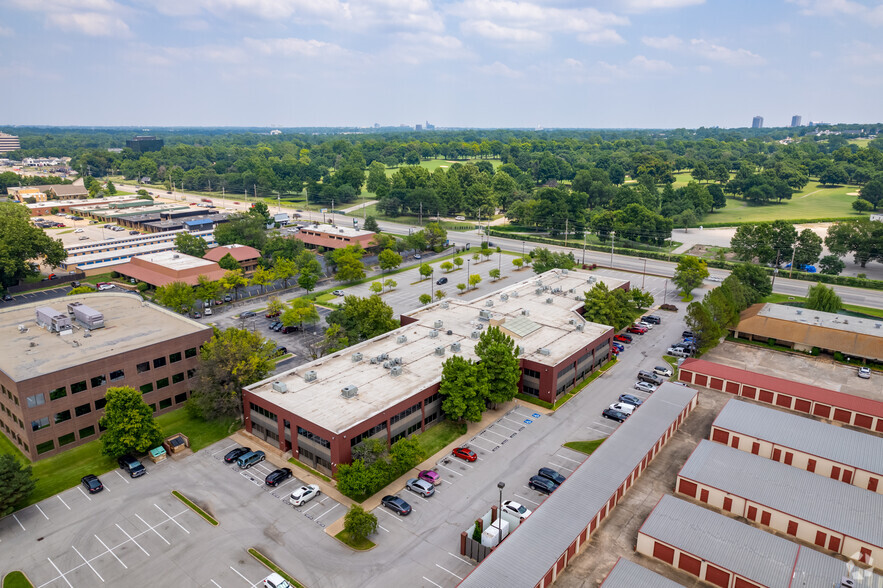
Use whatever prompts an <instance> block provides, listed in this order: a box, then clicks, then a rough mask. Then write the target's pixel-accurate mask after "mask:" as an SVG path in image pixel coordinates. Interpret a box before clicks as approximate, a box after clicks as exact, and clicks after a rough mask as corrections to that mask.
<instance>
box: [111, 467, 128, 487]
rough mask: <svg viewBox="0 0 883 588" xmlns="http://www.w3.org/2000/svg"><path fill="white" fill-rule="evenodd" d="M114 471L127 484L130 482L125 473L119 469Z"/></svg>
mask: <svg viewBox="0 0 883 588" xmlns="http://www.w3.org/2000/svg"><path fill="white" fill-rule="evenodd" d="M114 473H115V474H116V475H118V476H119V477H120V480H122V481H123V482H125V483H126V484H128V483H129V481H128V480H127V479H125V478H124V477H123V475H122V474H121V473H120V472H119V471H117V470H114Z"/></svg>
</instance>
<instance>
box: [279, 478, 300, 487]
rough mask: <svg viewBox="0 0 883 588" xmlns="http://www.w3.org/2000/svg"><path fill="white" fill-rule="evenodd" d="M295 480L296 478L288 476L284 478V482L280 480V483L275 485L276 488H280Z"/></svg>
mask: <svg viewBox="0 0 883 588" xmlns="http://www.w3.org/2000/svg"><path fill="white" fill-rule="evenodd" d="M296 481H297V479H295V478H288V479H287V480H285V481H284V482H282V483H281V484H279V485H278V486H276V488H281V487H282V486H284V485H286V484H288V483H289V482H296Z"/></svg>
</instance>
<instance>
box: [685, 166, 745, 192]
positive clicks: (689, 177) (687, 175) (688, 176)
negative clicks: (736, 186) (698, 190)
mask: <svg viewBox="0 0 883 588" xmlns="http://www.w3.org/2000/svg"><path fill="white" fill-rule="evenodd" d="M692 173H693V170H687V171H681V172H677V173H676V174H674V177H675V183H674V184H672V185H671V187H672V188H674V189H675V190H677V189H678V188H683V187H684V186H686V185H687V184H689V183H690V182H695V181H696V180H694V179H693V176H692V175H691V174H692ZM735 175H736V174H734V173H731V174H730V179H733V177H734V176H735ZM699 183H701V184H703V185H704V184H706V183H709V182H699ZM714 183H716V182H714Z"/></svg>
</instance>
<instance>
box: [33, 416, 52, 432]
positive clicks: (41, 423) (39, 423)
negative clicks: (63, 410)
mask: <svg viewBox="0 0 883 588" xmlns="http://www.w3.org/2000/svg"><path fill="white" fill-rule="evenodd" d="M48 426H49V417H43V418H41V419H37V420H35V421H31V430H33V431H39V430H40V429H45V428H46V427H48Z"/></svg>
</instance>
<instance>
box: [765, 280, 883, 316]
mask: <svg viewBox="0 0 883 588" xmlns="http://www.w3.org/2000/svg"><path fill="white" fill-rule="evenodd" d="M807 288H809V286H807ZM805 300H806V298H804V297H802V296H788V295H786V294H770V295H769V296H767V297H766V298H764V299H763V300H761V302H772V303H775V304H779V303H783V302H804V301H805ZM843 310H848V311H850V312H857V313H860V314H867V315H870V316H875V317H878V318H883V309H880V308H871V307H869V306H856V305H854V304H844V305H843Z"/></svg>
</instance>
